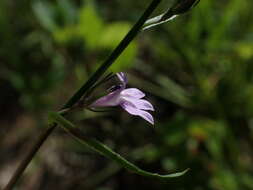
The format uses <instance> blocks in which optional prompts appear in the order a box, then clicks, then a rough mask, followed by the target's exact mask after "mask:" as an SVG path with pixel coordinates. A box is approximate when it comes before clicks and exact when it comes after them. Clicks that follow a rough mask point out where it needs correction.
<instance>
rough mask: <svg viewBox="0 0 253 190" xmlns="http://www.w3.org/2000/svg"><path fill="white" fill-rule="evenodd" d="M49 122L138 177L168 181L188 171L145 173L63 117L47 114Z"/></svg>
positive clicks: (56, 114)
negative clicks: (52, 122) (53, 122)
mask: <svg viewBox="0 0 253 190" xmlns="http://www.w3.org/2000/svg"><path fill="white" fill-rule="evenodd" d="M49 118H50V120H51V121H52V120H54V121H55V122H56V123H58V124H59V125H60V126H61V127H62V128H63V129H64V130H65V131H67V132H68V133H69V134H71V135H72V136H73V137H74V138H75V139H77V140H78V141H79V142H80V143H82V144H84V145H86V146H88V147H90V148H91V149H93V150H94V151H96V152H98V153H100V154H102V155H103V156H105V157H107V158H109V159H111V160H113V161H115V162H117V163H118V164H120V165H121V166H122V167H124V168H126V169H128V170H129V171H131V172H133V173H136V174H138V175H142V176H146V177H152V178H157V179H169V178H174V177H180V176H182V175H184V174H185V173H186V172H187V171H188V169H186V170H184V171H182V172H177V173H171V174H167V175H160V174H158V173H151V172H148V171H145V170H143V169H140V168H139V167H137V166H136V165H134V164H133V163H131V162H129V161H128V160H126V159H125V158H123V157H122V156H121V155H119V154H118V153H116V152H114V151H113V150H111V149H110V148H109V147H107V146H106V145H104V144H103V143H101V142H99V141H97V140H96V139H93V138H89V137H87V136H86V135H85V134H84V133H83V132H82V131H81V130H79V129H78V128H77V127H76V126H75V125H74V124H73V123H71V122H70V121H68V120H66V119H65V118H64V117H62V116H61V115H60V114H58V113H55V112H54V113H50V114H49Z"/></svg>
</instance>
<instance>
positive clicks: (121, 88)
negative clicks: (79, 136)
mask: <svg viewBox="0 0 253 190" xmlns="http://www.w3.org/2000/svg"><path fill="white" fill-rule="evenodd" d="M117 77H118V78H119V80H120V81H121V84H120V85H117V86H113V87H112V88H111V92H110V93H109V94H107V95H105V96H103V97H101V98H99V99H97V100H96V101H95V102H93V103H92V104H91V105H90V107H92V108H95V107H107V106H121V107H122V108H123V109H124V110H126V111H127V112H128V113H130V114H131V115H136V116H140V117H142V118H143V119H145V120H146V121H148V122H149V123H151V124H152V125H154V118H153V116H152V115H151V114H150V113H149V112H147V110H149V111H154V107H153V106H152V104H151V103H150V102H148V101H147V100H144V99H142V98H143V97H144V96H145V94H144V93H143V92H142V91H140V90H139V89H137V88H126V84H127V77H126V75H125V73H123V72H120V73H117Z"/></svg>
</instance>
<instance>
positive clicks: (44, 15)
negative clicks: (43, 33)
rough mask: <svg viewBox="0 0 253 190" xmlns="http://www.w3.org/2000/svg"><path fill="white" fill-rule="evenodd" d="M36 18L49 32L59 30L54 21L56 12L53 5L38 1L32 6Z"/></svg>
mask: <svg viewBox="0 0 253 190" xmlns="http://www.w3.org/2000/svg"><path fill="white" fill-rule="evenodd" d="M32 8H33V11H34V14H35V16H36V17H37V18H38V20H39V21H40V23H41V25H42V26H43V27H45V28H46V29H47V30H49V31H54V30H55V29H57V25H56V23H55V21H54V12H53V7H52V5H51V4H49V3H46V2H40V1H37V2H35V3H34V4H33V6H32Z"/></svg>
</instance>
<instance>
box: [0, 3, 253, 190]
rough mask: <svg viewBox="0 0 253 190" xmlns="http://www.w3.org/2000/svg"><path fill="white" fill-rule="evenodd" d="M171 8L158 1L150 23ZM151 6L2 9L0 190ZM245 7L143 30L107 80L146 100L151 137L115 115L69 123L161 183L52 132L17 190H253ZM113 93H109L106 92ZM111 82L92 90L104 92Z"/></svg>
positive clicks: (252, 48) (252, 45)
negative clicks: (117, 80)
mask: <svg viewBox="0 0 253 190" xmlns="http://www.w3.org/2000/svg"><path fill="white" fill-rule="evenodd" d="M173 2H174V1H172V0H171V1H169V0H164V1H163V2H162V4H161V5H160V7H159V9H158V10H157V11H156V13H155V14H154V15H153V16H156V15H159V14H161V13H162V12H163V11H166V10H167V9H168V7H169V5H171V4H173ZM148 3H149V2H147V1H133V0H127V1H116V0H110V1H99V0H83V1H71V0H55V1H49V0H47V1H46V0H45V1H39V0H30V1H15V2H14V1H7V0H2V1H0V41H1V43H0V63H1V68H0V86H1V94H0V108H1V109H0V113H1V114H0V124H1V128H0V139H2V140H1V141H0V142H1V143H0V155H1V158H0V161H1V164H0V188H1V187H3V186H4V185H5V184H6V182H7V180H8V178H9V177H10V175H11V173H13V171H14V169H15V168H12V167H11V166H13V165H16V164H17V163H18V162H19V161H20V160H21V159H22V157H23V154H24V152H25V151H26V150H27V147H26V145H27V144H31V143H32V142H33V139H34V138H36V136H39V134H40V132H41V131H43V130H44V129H45V127H46V126H47V123H46V119H45V118H46V114H47V113H48V112H49V111H50V110H57V109H59V108H60V107H61V106H62V104H63V103H64V102H66V100H67V99H68V98H69V97H70V96H71V95H72V94H73V92H74V91H76V89H78V88H79V87H80V86H81V85H82V84H83V82H84V81H86V80H87V79H88V77H89V76H90V75H91V74H92V73H93V72H94V71H95V69H96V68H98V66H99V65H100V64H101V62H103V61H104V60H105V59H106V58H107V56H108V55H109V54H110V53H111V52H112V50H113V49H114V48H115V47H116V46H117V44H118V43H119V42H120V41H121V40H122V38H123V37H124V36H125V34H126V33H127V32H128V31H129V29H130V28H131V27H132V25H133V24H134V23H135V22H136V21H137V19H138V18H139V17H140V15H141V14H142V12H143V11H144V9H145V8H146V6H147V4H148ZM252 7H253V2H252V1H246V0H230V1H225V0H222V1H212V0H202V1H200V3H199V4H198V5H197V6H196V7H194V8H193V9H192V10H191V11H190V12H188V13H186V14H184V15H182V16H180V17H177V18H176V19H174V20H172V21H171V22H168V23H165V24H162V25H159V26H157V27H154V28H150V29H148V30H146V31H143V32H142V33H140V35H139V36H138V37H137V38H136V39H135V40H134V41H133V42H132V43H131V44H130V46H129V47H128V48H127V50H126V51H124V53H123V54H122V56H120V58H119V59H118V60H117V61H116V63H115V64H114V65H113V66H112V67H111V68H110V71H113V72H118V71H124V72H126V73H127V74H128V78H129V80H130V81H129V85H130V86H133V87H137V88H139V89H142V90H143V91H145V92H146V94H147V98H148V99H149V101H151V102H152V104H153V105H154V107H155V109H156V112H155V113H154V117H155V128H151V127H150V126H149V124H148V123H146V122H145V121H144V120H142V119H139V118H137V117H133V116H130V115H128V114H127V113H125V112H123V111H121V109H120V108H115V109H113V110H111V111H110V112H105V113H93V112H90V111H87V110H83V111H81V112H78V113H73V114H71V115H69V116H68V118H69V119H70V120H71V121H73V122H74V123H76V124H77V125H78V126H80V130H82V132H84V133H85V134H87V135H88V136H90V137H94V138H96V139H99V141H102V142H104V143H105V144H108V146H110V147H112V148H113V149H114V150H115V151H116V152H119V153H120V154H121V155H124V156H125V157H126V158H127V159H128V160H131V161H132V162H133V163H136V164H137V165H138V166H140V167H141V168H145V169H147V170H148V171H152V172H158V173H166V172H168V171H169V173H173V172H176V171H178V170H179V171H182V170H184V169H185V168H190V170H189V171H188V172H187V173H186V174H185V175H184V176H182V177H180V178H177V179H171V180H170V181H169V182H163V181H159V180H155V179H149V178H145V177H143V176H138V175H135V174H132V173H129V172H128V171H126V170H123V169H122V168H119V167H118V165H114V164H112V163H111V161H110V160H107V159H105V158H104V157H101V156H99V155H97V154H93V152H90V150H89V149H88V148H87V149H86V148H84V147H83V146H81V145H80V144H79V143H77V142H75V141H74V140H73V139H72V138H70V137H69V136H68V135H66V133H65V132H64V131H63V130H61V129H58V130H57V131H55V132H54V134H53V135H52V137H50V139H49V140H48V142H47V143H46V144H45V145H44V146H43V147H42V150H41V151H40V152H39V153H38V155H37V156H36V157H35V159H34V160H33V162H32V163H31V166H30V167H29V168H28V169H27V171H26V172H25V174H24V176H23V177H22V178H21V180H20V181H19V184H18V185H17V187H19V189H29V188H30V189H43V190H44V189H56V188H58V189H98V190H102V189H103V190H111V189H114V190H116V189H120V190H124V189H133V190H134V189H142V188H143V189H157V190H159V189H161V190H163V189H164V190H166V189H175V190H181V189H182V190H184V189H187V190H209V189H210V190H211V189H212V190H213V189H214V190H250V189H253V167H252V162H253V159H252V154H253V152H252V151H253V144H252V142H253V123H252V118H253V83H252V82H253V74H252V73H253V66H252V63H251V62H252V61H253V25H252V20H253V13H252ZM109 83H110V84H109ZM111 83H113V81H109V82H108V84H104V86H102V87H100V88H99V89H97V90H96V92H95V93H100V92H103V91H104V90H105V89H106V88H107V87H109V86H111Z"/></svg>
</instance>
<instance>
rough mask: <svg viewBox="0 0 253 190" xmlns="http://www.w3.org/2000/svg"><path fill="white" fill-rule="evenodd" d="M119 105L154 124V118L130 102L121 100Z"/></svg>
mask: <svg viewBox="0 0 253 190" xmlns="http://www.w3.org/2000/svg"><path fill="white" fill-rule="evenodd" d="M120 105H121V107H122V108H123V109H124V110H126V111H127V112H128V113H130V114H131V115H138V116H140V117H142V118H143V119H145V120H146V121H148V122H149V123H151V124H152V125H154V118H153V116H152V115H151V114H150V113H148V112H146V111H143V110H140V109H138V108H136V107H134V106H133V105H132V103H131V102H123V103H121V104H120Z"/></svg>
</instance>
